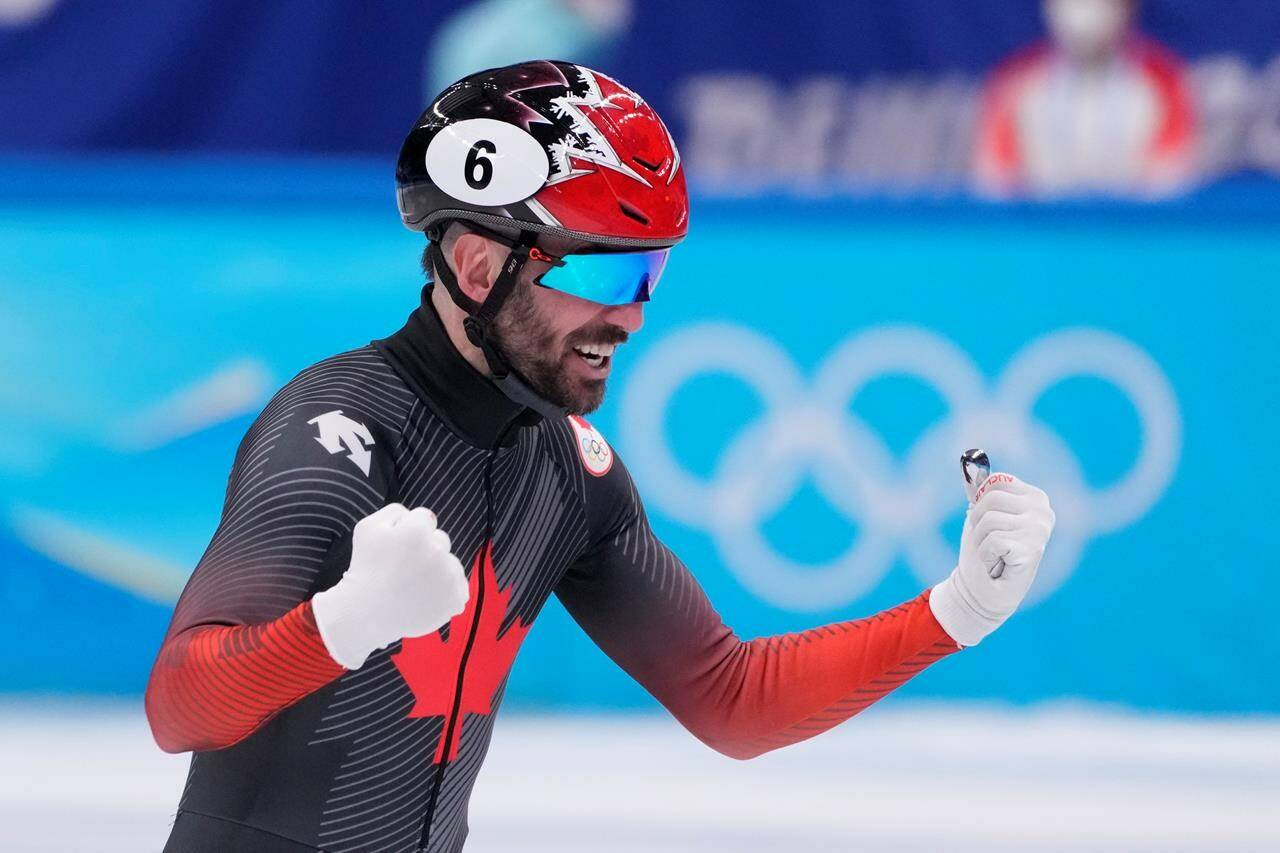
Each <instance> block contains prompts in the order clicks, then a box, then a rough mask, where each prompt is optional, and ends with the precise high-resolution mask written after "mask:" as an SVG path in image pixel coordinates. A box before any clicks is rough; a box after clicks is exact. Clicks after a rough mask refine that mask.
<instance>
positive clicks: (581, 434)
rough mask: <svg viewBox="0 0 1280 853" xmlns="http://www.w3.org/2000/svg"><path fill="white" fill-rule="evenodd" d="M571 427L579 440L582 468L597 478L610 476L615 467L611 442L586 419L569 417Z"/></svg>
mask: <svg viewBox="0 0 1280 853" xmlns="http://www.w3.org/2000/svg"><path fill="white" fill-rule="evenodd" d="M569 426H571V427H572V428H573V436H574V438H576V439H577V440H578V441H577V444H578V456H580V457H581V458H582V467H584V468H586V469H587V473H588V474H591V475H592V476H595V477H603V476H604V475H605V474H608V473H609V469H610V468H612V467H613V448H611V447H610V446H609V442H607V441H605V440H604V436H603V435H601V434H600V431H599V430H598V429H596V428H595V427H593V426H592V425H591V424H589V423H587V421H586V419H585V418H580V417H578V416H577V415H569Z"/></svg>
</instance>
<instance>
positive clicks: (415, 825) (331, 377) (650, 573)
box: [147, 298, 957, 853]
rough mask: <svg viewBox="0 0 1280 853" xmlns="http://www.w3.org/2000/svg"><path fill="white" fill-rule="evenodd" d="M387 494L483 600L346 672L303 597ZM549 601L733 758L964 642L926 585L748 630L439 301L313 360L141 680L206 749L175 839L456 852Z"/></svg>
mask: <svg viewBox="0 0 1280 853" xmlns="http://www.w3.org/2000/svg"><path fill="white" fill-rule="evenodd" d="M392 501H399V502H401V503H403V504H405V505H406V506H409V507H418V506H425V507H427V508H429V509H431V510H432V511H434V512H435V514H436V516H437V517H438V518H439V524H440V527H441V528H442V529H443V530H445V531H446V532H447V533H448V534H449V536H450V538H451V539H452V541H453V547H454V552H455V553H456V554H457V555H458V557H459V558H460V559H461V560H462V561H463V564H464V565H466V566H467V570H468V576H469V579H470V585H471V598H470V601H469V602H468V605H467V608H466V610H465V611H464V612H463V613H461V614H460V615H458V616H457V617H455V618H454V619H453V620H452V621H451V622H450V623H449V624H448V625H446V626H445V627H444V628H442V629H441V630H440V631H439V632H437V633H435V634H431V635H428V636H426V637H420V638H414V639H408V640H405V641H403V642H400V643H395V644H393V645H392V646H390V647H388V648H386V649H384V650H382V651H380V652H375V653H374V654H373V655H372V656H371V657H370V658H369V659H368V661H367V662H366V663H365V665H364V666H362V667H361V668H360V669H358V670H354V671H347V670H345V669H343V668H342V667H341V666H339V665H338V664H337V663H336V662H334V661H333V659H332V658H331V657H330V656H329V654H328V652H327V651H326V649H325V646H324V643H323V641H322V639H321V637H320V635H319V633H318V631H317V629H316V623H315V619H314V616H313V614H312V611H311V602H310V599H311V596H312V595H313V594H314V593H316V592H318V591H320V590H323V589H326V588H328V587H330V586H332V585H333V584H334V583H336V582H337V581H338V579H339V578H340V577H341V575H342V573H343V571H344V570H345V568H346V566H347V563H348V561H349V559H350V553H351V531H352V528H353V527H354V526H355V523H356V522H357V521H358V520H359V519H360V518H362V517H364V516H366V515H368V514H370V513H372V512H374V511H375V510H377V509H378V508H380V507H382V506H383V505H385V504H387V503H389V502H392ZM552 593H554V594H555V595H556V596H558V597H559V599H560V601H561V602H562V603H563V605H564V606H565V608H566V609H567V610H568V612H569V613H570V614H571V615H572V616H573V618H574V619H575V620H577V622H578V623H579V624H580V625H581V626H582V628H583V629H584V630H585V631H586V632H587V633H588V634H589V635H590V636H591V638H592V639H593V640H594V641H595V642H596V643H597V644H598V645H599V646H600V648H602V649H603V650H604V651H605V652H606V653H607V654H608V655H609V656H610V657H611V658H612V659H613V660H614V661H616V662H617V663H618V664H619V665H620V666H621V667H622V668H623V669H625V670H626V671H627V672H628V673H629V674H630V675H632V676H633V677H634V678H635V679H636V680H637V681H639V682H640V683H641V684H642V685H644V687H645V688H646V689H648V690H649V692H651V693H652V694H653V695H654V696H655V697H657V699H658V700H659V701H660V702H661V703H662V704H663V705H664V706H665V707H666V708H667V709H668V710H669V711H670V712H671V713H672V714H673V715H674V716H675V717H676V719H678V720H679V721H680V722H681V723H682V724H684V726H685V727H687V728H688V729H689V731H691V732H692V733H693V734H694V735H696V736H697V737H698V738H699V739H701V740H702V741H704V742H705V743H706V744H708V745H709V746H711V747H713V748H714V749H717V750H719V751H721V752H723V753H725V754H727V755H730V756H733V757H735V758H749V757H751V756H755V755H758V754H760V753H762V752H765V751H768V750H771V749H776V748H777V747H780V746H785V745H787V744H790V743H794V742H796V741H799V740H803V739H805V738H808V737H812V736H813V735H815V734H818V733H819V732H822V731H825V730H826V729H829V728H831V727H832V726H835V725H836V724H838V723H840V722H841V721H842V720H845V719H847V718H848V717H850V716H852V715H853V714H856V713H858V712H859V711H861V710H862V709H864V708H866V707H867V706H868V705H870V704H871V703H873V702H875V701H876V700H878V699H880V698H881V697H883V696H884V695H885V694H887V693H889V692H890V691H891V690H893V689H894V688H895V687H898V686H899V685H901V684H902V683H903V682H905V681H906V680H907V679H909V678H911V677H912V676H913V675H915V674H916V673H918V672H920V671H921V670H922V669H924V668H925V667H926V666H928V665H929V664H931V663H933V662H934V661H936V660H938V659H939V658H940V657H943V656H945V655H947V654H949V653H951V652H953V651H955V650H956V648H957V647H956V645H955V643H954V642H953V641H952V640H951V639H950V638H949V637H948V636H947V635H946V634H945V633H944V632H943V630H942V628H941V627H939V625H938V623H937V621H936V620H935V619H934V617H933V614H932V613H931V612H930V610H929V605H928V598H927V593H926V594H923V595H921V596H919V597H918V598H916V599H914V600H912V601H909V602H907V603H905V604H902V605H900V606H898V607H894V608H892V609H890V610H886V611H884V612H883V613H879V614H877V615H875V616H872V617H870V618H867V619H860V620H857V621H851V622H841V623H838V624H833V625H827V626H824V627H821V628H816V629H814V630H810V631H805V632H803V633H795V634H784V635H780V636H775V637H767V638H761V639H756V640H751V641H749V642H747V641H743V640H740V639H738V637H737V636H735V635H734V633H733V632H732V631H731V630H730V629H729V628H728V627H726V626H725V624H724V622H723V621H721V619H720V616H719V615H718V614H717V613H716V611H715V610H714V609H713V608H712V606H711V604H710V603H709V602H708V600H707V598H706V596H705V595H704V594H703V591H702V589H701V588H700V587H699V586H698V584H697V582H696V581H695V580H694V578H693V576H692V575H691V574H690V573H689V571H688V570H687V569H686V568H685V566H684V565H683V564H682V563H681V562H680V560H679V559H678V558H677V557H676V556H675V555H674V554H672V553H671V551H669V550H668V549H667V548H666V547H665V546H664V545H663V544H662V543H661V542H660V541H659V540H658V539H657V538H656V537H655V536H654V534H653V532H652V530H650V528H649V523H648V521H647V519H646V517H645V513H644V509H643V507H642V505H641V502H640V497H639V495H637V494H636V489H635V486H634V485H633V484H632V481H631V478H630V476H629V475H628V474H627V470H626V468H625V467H624V466H623V464H622V462H621V460H620V459H618V458H617V457H616V456H615V455H614V453H613V451H612V450H611V448H609V446H608V445H607V444H606V443H605V442H604V440H603V439H602V438H601V437H600V436H599V434H598V433H597V432H595V430H594V429H592V428H591V427H590V426H589V425H588V424H587V423H586V422H585V421H583V420H581V419H580V418H567V419H556V420H550V419H544V418H542V417H541V416H539V415H537V414H535V413H533V412H532V411H531V410H527V409H523V408H521V407H520V406H519V405H518V404H516V403H514V402H512V401H511V400H510V399H508V398H507V397H506V396H505V395H503V394H502V393H501V392H500V391H499V390H498V389H497V388H496V387H495V386H494V385H493V384H491V383H490V382H489V381H488V380H487V379H486V378H485V377H484V376H482V375H481V374H480V373H478V372H477V371H475V370H474V369H473V368H472V367H471V365H470V364H468V363H467V362H466V361H465V360H464V359H463V358H462V356H461V355H460V354H459V353H458V352H457V350H456V349H455V348H454V346H453V344H452V343H451V342H450V340H449V338H448V335H447V333H446V332H445V330H444V328H443V326H442V325H441V322H440V319H439V317H438V316H437V315H436V313H435V311H434V309H433V308H432V306H431V303H430V300H429V299H428V298H424V300H423V304H422V305H421V307H419V308H418V309H417V310H416V311H415V312H414V313H413V314H412V315H411V316H410V318H409V321H408V322H407V324H406V325H405V326H404V328H402V329H401V330H400V331H398V332H397V333H395V334H394V335H392V336H391V337H389V338H386V339H384V340H380V341H375V342H374V343H372V344H370V345H369V346H366V347H362V348H360V349H357V350H353V351H351V352H347V353H343V354H341V355H337V356H334V357H332V358H329V359H326V360H325V361H322V362H320V363H318V364H316V365H314V366H312V367H310V368H308V369H306V370H304V371H303V372H302V373H300V374H299V375H298V376H297V377H295V378H294V379H293V380H292V381H291V382H289V384H288V385H286V386H285V387H284V388H283V389H282V390H281V391H280V392H279V393H278V394H277V395H276V396H275V397H274V399H273V400H272V401H271V402H270V403H269V404H268V405H267V407H266V408H265V409H264V410H263V412H262V414H261V415H260V416H259V417H258V419H257V420H256V421H255V423H254V424H253V426H252V427H251V428H250V430H249V432H248V433H247V435H246V436H245V438H244V441H243V442H242V443H241V445H240V447H239V450H238V451H237V453H236V458H235V464H234V467H233V469H232V471H231V476H230V478H229V481H228V484H227V492H226V501H225V504H224V506H223V511H222V519H221V523H220V524H219V527H218V529H217V532H216V533H215V534H214V537H213V540H212V542H211V543H210V545H209V547H208V550H207V551H206V552H205V554H204V556H203V557H202V559H201V560H200V563H199V565H198V566H197V568H196V570H195V573H194V574H193V575H192V577H191V580H190V581H189V582H188V584H187V587H186V590H185V591H184V592H183V595H182V597H181V599H180V600H179V602H178V605H177V608H176V610H175V613H174V616H173V622H172V624H171V626H170V628H169V631H168V634H167V636H166V639H165V642H164V645H163V648H162V649H161V651H160V654H159V657H158V659H157V661H156V664H155V668H154V671H153V673H152V676H151V682H150V685H149V686H148V690H147V713H148V717H149V719H150V721H151V725H152V729H153V731H154V734H155V737H156V740H157V741H158V742H159V744H160V745H161V746H162V747H163V748H164V749H166V750H169V751H174V752H177V751H184V750H191V751H193V753H194V754H193V756H192V760H191V770H190V775H189V778H188V780H187V784H186V787H185V789H184V790H183V792H182V795H181V801H180V803H179V807H178V814H177V818H176V821H175V824H174V828H173V830H172V834H171V836H170V839H169V844H168V846H167V847H166V850H170V851H183V853H186V851H228V850H236V851H290V853H296V851H303V850H325V851H335V853H336V851H354V850H361V851H375V850H377V851H415V850H431V851H455V850H459V849H460V848H461V847H462V845H463V843H464V841H465V839H466V835H467V800H468V797H469V796H470V793H471V788H472V785H473V783H474V782H475V779H476V775H477V773H478V772H479V770H480V765H481V763H482V762H483V761H484V757H485V752H486V750H487V748H488V744H489V738H490V733H491V731H492V727H493V722H494V716H495V714H496V712H497V710H498V705H499V704H500V702H501V700H502V693H503V688H504V685H505V682H506V677H507V673H508V671H509V670H510V667H511V664H512V661H513V660H514V658H515V655H516V652H517V651H518V650H519V648H520V643H521V641H522V640H523V638H524V636H525V634H526V632H527V631H528V630H529V627H530V626H531V625H532V624H533V621H534V619H535V618H537V616H538V612H539V611H540V610H541V609H542V606H543V604H544V603H545V602H546V600H547V598H548V597H549V596H550V595H551V594H552ZM532 778H533V777H532V776H531V780H532Z"/></svg>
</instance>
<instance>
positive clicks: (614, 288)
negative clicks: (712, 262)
mask: <svg viewBox="0 0 1280 853" xmlns="http://www.w3.org/2000/svg"><path fill="white" fill-rule="evenodd" d="M669 252H670V249H659V250H657V251H654V252H601V253H599V254H593V255H565V256H564V258H563V260H564V266H560V267H552V268H551V269H549V270H547V271H546V272H545V273H543V274H542V277H541V278H540V279H539V282H538V283H539V284H542V285H544V286H546V287H552V288H555V289H556V290H559V291H561V292H563V293H569V294H572V295H573V296H578V297H581V298H582V299H590V300H591V301H592V302H599V303H601V304H602V305H623V304H626V303H628V302H643V301H646V300H648V298H649V295H650V294H652V293H653V291H654V288H656V287H657V286H658V279H659V278H660V277H661V276H662V270H663V268H664V267H665V266H666V265H667V254H668V253H669Z"/></svg>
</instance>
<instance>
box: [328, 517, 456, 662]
mask: <svg viewBox="0 0 1280 853" xmlns="http://www.w3.org/2000/svg"><path fill="white" fill-rule="evenodd" d="M450 547H451V543H450V542H449V537H448V535H447V534H446V533H445V532H444V531H443V530H441V529H440V528H439V527H437V526H436V517H435V514H434V513H432V512H431V511H430V510H428V509H424V508H421V507H419V508H418V509H413V510H410V509H406V508H405V507H404V506H403V505H401V504H398V503H393V504H387V505H386V506H384V507H383V508H382V509H380V510H378V511H377V512H375V513H373V514H372V515H368V516H365V517H364V518H362V519H360V521H359V522H358V523H357V524H356V526H355V530H354V532H353V533H352V539H351V564H350V565H349V566H348V567H347V571H346V572H345V573H344V574H343V575H342V578H341V579H340V580H339V581H338V582H337V583H336V584H334V585H333V586H332V587H331V588H329V589H327V590H325V591H323V592H318V593H316V594H315V596H313V597H312V599H311V606H312V610H313V611H314V612H315V617H316V626H317V627H318V628H319V629H320V636H321V638H322V639H323V640H324V644H325V646H326V648H328V650H329V654H330V655H331V656H332V657H333V659H334V660H335V661H337V662H338V663H340V664H342V665H343V666H344V667H346V668H347V669H359V668H360V667H361V666H363V665H364V662H365V659H366V658H367V657H369V655H370V654H372V653H373V651H374V650H375V649H381V648H385V647H386V646H388V645H390V644H391V643H394V642H395V641H396V640H399V639H402V638H404V637H420V636H422V635H423V634H430V633H431V632H432V631H435V630H437V629H438V628H439V627H440V626H441V625H443V624H444V623H446V622H448V621H449V620H450V619H452V618H453V617H454V616H456V615H458V614H459V613H461V612H462V610H463V608H464V607H466V606H467V598H468V597H469V596H470V591H469V589H468V586H467V576H466V572H465V571H464V570H463V568H462V563H460V562H458V558H457V557H455V556H454V555H453V553H452V552H451V551H450V550H449V549H450Z"/></svg>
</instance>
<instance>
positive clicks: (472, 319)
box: [428, 231, 569, 418]
mask: <svg viewBox="0 0 1280 853" xmlns="http://www.w3.org/2000/svg"><path fill="white" fill-rule="evenodd" d="M536 241H537V235H535V234H532V233H530V232H527V231H523V232H521V233H520V239H519V240H517V241H516V244H515V245H514V246H513V247H512V248H511V251H510V252H508V253H507V259H506V261H504V262H503V264H502V271H501V272H499V273H498V278H497V279H496V280H495V281H494V283H493V287H491V288H489V293H488V295H487V296H486V297H485V299H484V302H476V301H475V300H474V299H472V298H471V297H470V296H467V295H466V294H465V293H463V292H462V288H461V287H459V286H458V278H457V276H455V275H454V274H453V270H452V269H451V268H450V267H449V265H448V264H447V263H445V259H444V251H443V250H441V248H440V241H439V240H432V241H431V247H430V249H429V250H428V251H429V253H430V258H431V266H432V268H433V269H434V270H435V274H436V278H437V279H438V280H439V281H440V283H441V284H443V285H444V287H445V290H447V291H449V295H450V296H451V297H453V301H454V302H455V303H456V304H457V305H458V307H460V308H461V309H462V310H463V311H465V312H466V313H467V316H466V317H465V318H463V321H462V328H463V329H464V330H465V331H466V333H467V340H469V341H471V343H472V345H473V346H475V347H476V348H477V349H479V350H480V352H482V353H483V354H484V360H485V363H486V364H488V365H489V372H490V373H491V374H492V376H491V381H492V382H493V384H494V385H497V386H498V390H500V391H502V393H503V394H506V395H507V397H508V398H510V399H511V400H512V401H513V402H516V403H519V404H520V405H522V406H525V407H526V408H529V409H533V410H534V411H535V412H537V413H538V414H540V415H542V416H543V417H544V418H563V417H565V416H566V415H568V413H569V410H568V409H566V408H564V407H563V406H557V405H556V404H554V403H552V402H551V401H550V400H548V399H546V398H545V397H543V396H542V395H541V394H539V393H538V392H537V391H535V390H533V388H531V387H530V386H529V383H528V382H526V381H525V379H524V377H522V376H521V375H520V374H519V373H518V372H517V371H516V370H515V369H514V368H513V367H512V366H511V363H510V362H508V361H507V358H506V356H504V355H503V354H502V352H501V351H500V350H499V349H498V346H497V344H496V343H495V342H494V341H493V340H492V339H491V338H490V327H491V326H492V324H493V321H494V318H496V317H497V316H498V311H499V310H501V308H502V305H503V303H504V302H506V301H507V297H508V296H510V295H511V291H512V290H514V289H515V286H516V282H517V281H518V280H519V278H520V271H521V270H522V269H524V265H525V262H526V261H528V260H529V250H530V249H532V248H533V246H534V243H535V242H536Z"/></svg>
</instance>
